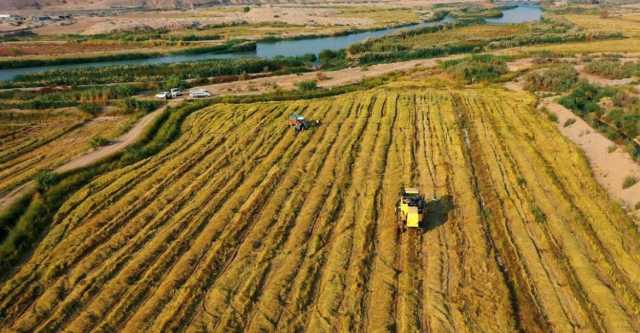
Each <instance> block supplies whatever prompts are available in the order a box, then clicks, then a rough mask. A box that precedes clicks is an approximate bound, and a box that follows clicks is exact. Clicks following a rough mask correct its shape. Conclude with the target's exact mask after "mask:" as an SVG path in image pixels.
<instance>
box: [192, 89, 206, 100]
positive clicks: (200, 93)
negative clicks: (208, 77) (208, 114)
mask: <svg viewBox="0 0 640 333" xmlns="http://www.w3.org/2000/svg"><path fill="white" fill-rule="evenodd" d="M189 95H190V96H191V98H204V97H211V93H210V92H208V91H206V90H202V89H197V90H191V91H190V92H189Z"/></svg>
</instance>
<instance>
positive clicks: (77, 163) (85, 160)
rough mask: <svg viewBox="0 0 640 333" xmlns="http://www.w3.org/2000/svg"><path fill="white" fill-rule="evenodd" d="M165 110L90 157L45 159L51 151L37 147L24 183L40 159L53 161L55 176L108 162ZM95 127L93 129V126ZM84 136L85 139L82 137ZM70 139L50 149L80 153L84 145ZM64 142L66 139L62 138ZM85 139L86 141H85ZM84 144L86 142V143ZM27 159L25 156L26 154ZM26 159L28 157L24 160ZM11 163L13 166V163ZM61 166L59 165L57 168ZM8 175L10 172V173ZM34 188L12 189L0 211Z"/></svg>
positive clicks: (0, 199) (0, 202) (51, 156)
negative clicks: (79, 145) (100, 162)
mask: <svg viewBox="0 0 640 333" xmlns="http://www.w3.org/2000/svg"><path fill="white" fill-rule="evenodd" d="M165 108H166V107H162V108H160V109H158V110H155V111H153V112H151V113H149V114H147V115H145V116H144V117H142V118H141V119H140V120H139V121H138V122H137V123H136V124H135V125H134V126H133V127H132V128H131V129H130V130H129V131H128V132H127V133H125V134H123V135H122V136H120V137H119V138H117V139H116V140H115V142H113V143H112V144H109V145H107V146H103V147H99V148H97V149H95V150H93V151H91V152H89V153H86V154H81V155H80V156H72V157H67V156H66V153H64V152H61V153H57V154H55V155H54V154H49V155H47V152H48V151H51V150H53V149H52V148H50V147H48V146H46V145H44V146H42V147H38V148H39V150H35V152H34V154H36V156H38V157H37V158H36V159H35V161H32V160H26V162H24V163H31V164H32V165H31V166H30V167H31V168H32V169H34V170H33V171H32V172H31V174H29V175H26V176H27V177H23V178H26V180H28V179H29V178H33V176H34V175H35V174H34V171H37V170H36V168H35V167H33V164H35V162H38V161H40V160H41V159H43V158H46V159H49V160H52V162H51V164H52V165H59V166H58V167H56V169H55V170H54V172H56V173H64V172H69V171H73V170H77V169H81V168H84V167H87V166H90V165H92V164H94V163H96V162H98V161H100V160H103V159H105V158H108V157H109V156H113V155H114V154H117V153H118V152H121V151H122V150H124V149H125V148H127V147H129V146H130V145H131V144H133V143H135V142H136V141H137V140H138V139H139V138H140V136H141V134H142V133H143V131H144V130H145V128H147V127H148V126H149V124H151V123H152V122H153V121H154V120H155V119H156V118H157V117H158V116H159V115H160V114H161V113H162V112H163V110H164V109H165ZM101 121H102V120H100V119H99V118H98V119H94V120H93V121H90V122H88V123H87V124H80V125H78V126H77V127H79V131H82V130H83V129H84V128H91V127H92V123H99V122H101ZM94 127H95V126H94ZM86 132H88V134H91V131H89V130H87V131H86ZM102 134H104V133H102ZM84 136H87V135H84ZM70 137H71V138H70V139H68V140H66V141H64V140H62V141H52V142H51V143H50V144H51V145H58V146H56V147H55V148H62V149H63V150H64V149H67V150H68V151H78V149H79V148H80V149H82V146H81V147H78V146H77V145H78V144H82V145H84V144H85V143H84V142H83V143H78V142H76V141H80V140H77V139H76V138H75V133H72V135H70ZM63 139H65V138H63ZM85 139H87V138H85ZM85 141H86V140H85ZM69 144H71V145H76V146H74V147H65V145H69ZM25 155H26V154H25ZM27 157H28V156H27ZM66 158H69V160H67V159H66ZM21 159H26V157H24V156H23V157H21ZM12 163H13V162H12ZM61 163H62V165H60V164H61ZM25 169H27V170H28V168H26V167H25ZM9 171H11V170H9ZM13 174H15V171H13ZM35 188H36V183H35V181H27V182H24V183H22V184H21V185H19V186H17V187H15V188H13V189H12V190H11V191H10V192H7V193H5V194H3V195H2V196H0V211H3V210H5V209H6V208H7V207H10V206H11V205H12V204H13V203H14V202H15V201H16V200H19V199H20V198H21V197H22V196H24V195H25V194H28V193H30V192H33V190H34V189H35Z"/></svg>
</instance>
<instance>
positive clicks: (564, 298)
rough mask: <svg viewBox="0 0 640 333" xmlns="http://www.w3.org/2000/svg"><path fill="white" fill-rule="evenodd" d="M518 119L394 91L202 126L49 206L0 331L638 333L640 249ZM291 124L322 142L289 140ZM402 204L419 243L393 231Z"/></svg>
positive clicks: (525, 109)
mask: <svg viewBox="0 0 640 333" xmlns="http://www.w3.org/2000/svg"><path fill="white" fill-rule="evenodd" d="M532 102H533V100H532V99H531V98H530V97H529V96H528V95H526V94H524V93H522V94H521V93H510V92H506V91H503V90H500V89H492V88H478V89H466V90H455V91H451V90H447V89H442V88H439V89H436V88H431V87H430V85H429V84H424V85H421V84H415V83H414V84H413V85H411V84H408V83H395V84H392V85H389V86H386V87H384V88H379V89H374V90H371V91H365V92H358V93H351V94H345V95H342V96H338V97H333V98H324V99H316V100H308V101H291V102H279V103H256V104H239V105H226V104H219V105H214V106H211V107H208V108H205V109H203V110H199V111H197V112H195V113H193V114H191V115H190V116H189V118H187V120H186V121H185V123H184V125H183V128H182V135H181V137H180V138H179V139H178V140H177V141H176V142H174V143H173V144H172V145H170V146H168V147H167V148H165V149H164V150H163V151H162V152H160V153H159V154H157V155H156V156H153V157H151V158H148V159H145V160H142V161H140V162H138V163H136V164H134V165H132V166H128V167H125V168H122V169H119V170H114V171H112V172H110V173H107V174H105V175H103V176H101V177H99V178H97V179H96V180H95V181H93V182H92V183H90V184H89V185H87V186H86V187H85V188H83V189H82V190H80V191H78V192H77V193H75V195H74V196H72V197H71V198H70V199H69V200H68V201H67V202H66V203H65V205H64V206H63V207H62V208H61V209H60V211H59V212H58V214H57V216H56V221H55V224H54V226H53V227H52V229H51V230H50V231H49V233H48V234H47V235H46V236H45V238H44V240H43V241H42V242H41V243H40V245H39V247H38V248H37V249H36V250H35V252H34V253H33V255H32V256H31V257H30V258H29V260H27V262H26V263H25V264H23V265H22V266H21V267H20V268H19V269H18V271H17V272H16V273H15V274H14V275H13V276H12V277H11V278H10V279H9V280H8V281H6V282H5V283H4V285H3V286H2V288H0V300H2V301H0V310H1V311H2V313H3V314H4V316H3V317H2V319H0V325H2V327H4V328H8V329H14V330H21V331H33V330H69V331H74V332H88V331H99V332H106V331H113V330H123V331H130V332H140V331H175V330H184V331H189V332H197V331H203V330H205V331H219V332H227V331H250V332H258V331H377V330H380V329H382V330H401V331H437V332H440V331H500V332H505V331H518V330H527V331H528V330H553V331H566V330H572V329H575V330H611V331H634V330H638V328H640V326H639V323H638V320H637V318H638V317H637V311H638V309H639V305H640V302H639V301H638V292H639V291H638V287H637V286H638V282H640V281H638V276H640V274H639V273H640V272H638V271H637V270H638V269H639V268H638V267H640V266H639V265H638V261H640V259H638V258H640V257H639V254H640V241H639V240H638V239H640V238H638V237H637V236H638V235H637V233H636V232H635V231H634V230H633V229H632V223H631V221H630V220H629V219H628V217H627V216H625V215H624V212H623V211H622V210H621V209H620V208H619V207H617V206H616V205H615V204H613V203H612V202H610V201H609V199H608V198H607V197H606V194H605V192H604V191H602V189H600V188H599V187H598V186H597V184H596V182H595V181H594V179H593V178H592V176H591V174H590V170H589V167H588V165H587V163H586V161H585V159H584V158H583V157H582V156H581V155H580V154H579V152H578V151H577V150H576V148H575V147H574V146H572V145H571V144H569V142H568V141H566V140H565V139H563V138H562V137H561V136H560V134H559V133H558V132H557V131H556V130H555V128H554V127H553V124H551V123H550V122H548V121H547V120H546V119H545V118H544V117H542V116H540V115H538V114H537V113H536V111H535V110H534V108H533V106H532ZM296 113H300V114H304V115H305V116H306V117H307V118H309V119H320V120H322V123H321V126H320V127H317V128H313V129H310V130H306V131H303V132H302V133H299V134H296V133H295V132H294V131H293V130H292V129H290V128H289V127H288V125H287V118H288V117H289V116H290V115H292V114H296ZM403 186H416V187H418V188H419V189H420V191H421V193H422V194H423V195H424V196H425V199H427V201H428V205H429V209H428V212H427V214H426V220H425V223H424V228H423V229H422V230H419V231H418V230H409V231H407V232H404V233H402V232H400V231H399V228H398V224H397V216H396V204H397V200H398V193H399V192H400V190H401V188H402V187H403ZM596 231H597V232H596Z"/></svg>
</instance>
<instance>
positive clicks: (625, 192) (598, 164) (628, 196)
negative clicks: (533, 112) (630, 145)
mask: <svg viewBox="0 0 640 333" xmlns="http://www.w3.org/2000/svg"><path fill="white" fill-rule="evenodd" d="M542 105H544V106H545V107H546V108H547V109H548V110H549V111H551V112H553V113H555V114H556V115H557V116H558V125H557V127H558V129H559V130H560V132H562V134H564V135H565V136H566V137H567V138H569V139H570V140H571V141H573V142H574V143H575V144H577V145H578V146H579V147H580V148H582V150H583V151H584V153H585V155H586V156H587V158H588V159H589V162H590V163H591V167H592V169H593V172H594V174H595V177H596V179H597V180H598V182H599V183H600V184H601V185H602V186H603V187H604V188H605V189H606V190H607V191H608V192H609V194H610V195H611V196H612V197H613V198H615V199H617V200H619V201H620V202H622V203H623V204H624V205H625V206H627V207H633V206H634V205H636V204H637V203H638V202H640V183H638V184H636V185H634V186H632V187H630V188H627V189H623V188H622V184H623V182H624V179H625V178H626V177H628V176H635V177H638V178H640V164H638V163H636V162H635V161H634V160H633V159H631V157H630V156H629V154H627V153H626V152H625V151H623V149H622V148H620V147H618V148H617V149H616V150H615V151H613V152H611V153H610V152H609V147H612V146H614V145H615V144H614V143H613V142H612V141H611V140H609V139H607V138H606V137H605V136H604V135H602V134H600V133H598V132H597V131H595V130H594V129H592V128H591V127H590V126H589V124H587V123H586V122H585V121H584V120H582V119H581V118H580V117H577V116H576V115H574V114H573V113H572V112H571V111H570V110H568V109H566V108H565V107H564V106H562V105H560V104H558V103H555V102H552V101H549V100H544V101H543V103H542ZM569 118H574V119H575V120H576V122H575V123H574V124H573V125H571V126H568V127H564V126H563V124H564V123H565V121H566V120H567V119H569Z"/></svg>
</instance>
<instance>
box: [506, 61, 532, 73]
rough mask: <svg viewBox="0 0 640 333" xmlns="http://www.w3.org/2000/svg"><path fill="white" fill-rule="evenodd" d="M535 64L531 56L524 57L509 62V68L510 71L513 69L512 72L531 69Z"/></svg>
mask: <svg viewBox="0 0 640 333" xmlns="http://www.w3.org/2000/svg"><path fill="white" fill-rule="evenodd" d="M533 65H534V63H533V61H532V60H531V58H523V59H518V60H515V61H510V62H507V68H509V71H512V72H517V71H521V70H525V69H529V68H531V67H533Z"/></svg>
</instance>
